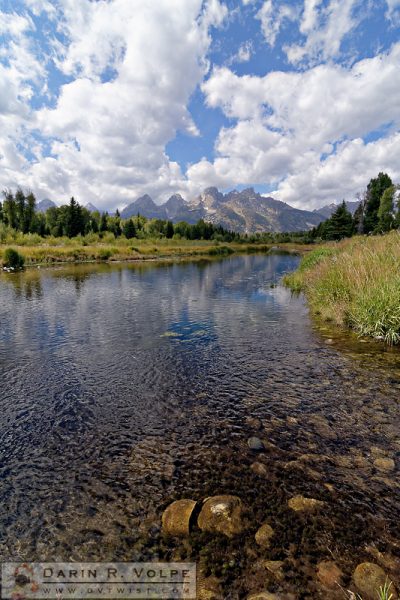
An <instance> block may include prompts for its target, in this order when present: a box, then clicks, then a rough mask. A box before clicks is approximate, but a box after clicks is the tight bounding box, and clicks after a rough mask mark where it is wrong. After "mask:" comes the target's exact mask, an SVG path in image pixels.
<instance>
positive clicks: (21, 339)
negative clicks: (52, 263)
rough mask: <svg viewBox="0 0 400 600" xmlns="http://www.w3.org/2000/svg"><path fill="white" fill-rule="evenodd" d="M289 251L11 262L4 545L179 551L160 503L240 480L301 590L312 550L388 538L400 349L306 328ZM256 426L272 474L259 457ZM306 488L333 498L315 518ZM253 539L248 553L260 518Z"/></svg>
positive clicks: (5, 303) (351, 548)
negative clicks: (170, 540) (58, 263)
mask: <svg viewBox="0 0 400 600" xmlns="http://www.w3.org/2000/svg"><path fill="white" fill-rule="evenodd" d="M297 262H298V259H297V258H296V257H291V256H268V257H265V256H256V255H253V256H247V257H246V256H245V257H234V258H229V259H226V260H223V261H200V262H197V263H182V264H156V263H152V264H149V263H147V264H141V265H129V266H127V265H114V266H110V265H84V266H72V267H68V268H59V269H49V270H46V269H43V270H28V271H26V273H24V274H15V275H14V274H13V275H2V276H1V278H0V375H1V382H2V387H1V390H0V401H1V415H2V416H1V420H0V444H1V445H0V476H1V483H2V487H1V496H0V500H1V501H0V529H1V537H0V550H1V558H2V559H3V560H5V559H6V558H10V557H13V558H17V557H20V558H24V559H41V560H57V559H61V558H71V559H83V560H91V559H94V558H97V559H102V558H103V559H111V558H112V559H117V558H120V559H122V560H127V559H128V558H129V559H130V558H132V557H134V558H137V559H144V558H148V559H152V558H154V557H157V556H160V557H168V556H170V553H171V552H172V551H174V552H178V551H180V550H179V549H177V548H175V549H174V547H173V546H171V545H168V544H166V543H165V541H163V540H162V538H161V536H160V532H159V522H160V515H161V512H162V509H163V507H164V506H165V504H166V503H167V502H168V501H170V500H171V499H174V498H177V497H182V496H184V497H193V498H195V499H198V498H202V497H205V496H207V495H210V494H216V493H221V492H228V493H236V494H239V495H240V496H241V497H242V498H243V500H245V501H246V502H247V503H248V505H249V507H250V513H251V514H250V518H251V520H252V522H253V523H258V524H260V521H261V522H263V521H264V520H265V518H266V516H268V517H269V518H270V519H272V520H273V522H274V526H275V527H276V529H277V530H278V531H279V532H280V533H279V536H278V538H279V539H278V541H277V542H276V544H277V545H276V547H274V548H273V549H272V550H271V555H272V558H276V559H277V560H281V559H282V557H286V556H289V557H291V560H292V569H294V571H293V573H294V574H293V581H292V580H291V579H290V577H289V576H288V577H289V578H288V580H287V586H289V587H288V589H289V590H295V588H296V586H297V588H298V589H303V590H306V589H307V590H308V593H311V594H312V593H313V591H312V589H311V588H310V585H311V584H310V577H309V572H308V571H307V569H305V568H304V565H303V567H301V568H300V566H298V565H297V563H296V560H297V558H298V556H297V555H298V553H299V552H300V549H301V554H302V560H304V561H311V562H310V564H311V563H312V561H313V560H315V556H316V555H317V556H322V557H324V552H325V553H326V552H327V550H326V548H327V547H329V548H330V551H331V552H334V553H336V554H340V553H342V554H343V553H344V554H345V555H346V560H345V564H344V565H343V568H344V569H345V570H346V569H347V573H350V571H351V568H352V565H353V563H354V560H355V556H356V553H357V552H359V548H360V547H361V546H363V545H365V543H367V542H370V541H371V540H372V539H373V540H374V541H375V542H379V543H381V544H384V545H385V547H386V548H387V549H388V550H390V551H391V552H394V550H393V547H392V546H390V543H391V542H390V539H392V538H393V539H394V538H396V536H399V534H400V532H399V530H398V529H399V507H398V501H397V497H398V491H399V471H398V461H399V456H400V438H399V432H398V422H399V413H400V408H399V403H398V398H399V390H400V384H399V381H400V377H399V354H398V353H396V352H391V353H384V352H382V350H381V348H382V347H381V346H377V345H374V344H372V345H369V344H367V347H368V351H367V353H365V344H361V343H360V341H357V340H350V342H346V344H347V345H344V342H343V340H342V339H341V338H340V336H339V335H337V336H336V337H335V338H333V333H332V332H330V331H329V330H326V331H322V333H321V332H320V331H317V330H315V329H313V327H312V324H311V323H310V320H309V316H308V311H307V307H306V305H305V303H304V301H303V299H302V298H301V297H297V298H296V297H293V296H292V295H291V294H290V293H289V292H288V290H286V289H284V288H282V287H281V286H279V285H278V286H277V285H276V284H277V282H278V281H279V279H280V277H281V276H282V274H283V273H284V272H286V271H289V270H291V269H293V268H295V267H296V265H297ZM328 337H329V340H332V342H330V343H329V344H327V343H326V339H327V338H328ZM346 340H349V338H346ZM343 350H345V351H343ZM366 356H368V358H366ZM388 357H389V359H388ZM254 434H256V435H259V436H261V437H263V439H265V442H266V446H267V449H268V451H267V452H266V453H265V454H264V455H261V456H259V457H258V461H259V462H261V463H263V464H265V468H266V469H267V472H268V478H267V479H262V478H260V476H259V475H257V474H256V473H255V472H254V470H252V468H250V467H251V465H252V463H253V462H254V460H255V457H254V456H253V455H252V454H251V452H250V451H249V448H248V446H247V443H246V442H247V438H248V437H249V436H250V435H254ZM380 458H389V459H391V460H394V465H395V468H394V469H392V470H390V471H384V470H381V469H379V468H378V467H377V466H376V465H379V464H380V463H379V460H378V463H377V462H376V460H377V459H380ZM329 486H330V487H329ZM332 490H333V491H332ZM296 493H303V494H306V495H307V494H308V495H312V496H314V497H318V498H320V499H321V500H324V501H325V502H326V503H327V506H328V507H329V508H327V510H326V511H325V514H324V515H323V517H321V521H318V522H317V523H316V524H314V526H313V527H314V529H313V530H312V533H310V534H309V536H308V537H307V535H303V530H302V529H301V527H300V524H299V522H298V520H297V521H296V519H298V518H297V517H294V516H293V515H291V513H290V510H288V509H287V508H285V507H286V502H287V499H288V497H290V495H294V494H296ZM360 518H361V519H362V520H363V523H364V526H363V528H361V529H360V523H359V519H360ZM343 519H346V527H345V528H343V526H342V524H343ZM254 526H255V525H254ZM322 530H323V532H324V533H323V534H322V533H321V531H322ZM318 536H319V537H318ZM322 539H324V542H322V541H321V540H322ZM327 540H328V541H327ZM100 542H101V543H100ZM242 542H243V541H242ZM243 543H244V544H245V547H247V546H246V545H247V544H248V545H249V554H248V556H249V557H251V552H250V550H251V548H252V552H254V547H253V546H254V544H252V536H250V537H249V538H246V540H245V541H244V542H243ZM278 543H279V544H280V546H279V547H278ZM295 547H296V548H298V550H297V551H296V552H297V554H296V553H295V554H296V556H294V555H293V554H291V553H292V552H293V548H295ZM312 548H314V550H313V549H312ZM324 548H325V550H324ZM230 551H232V552H234V551H236V550H234V547H233V546H232V547H231V550H230ZM182 552H183V550H182ZM246 556H247V555H246ZM296 557H297V558H296ZM313 557H314V558H313ZM194 558H196V557H194ZM295 559H296V560H295ZM215 560H217V559H215ZM243 560H244V561H245V562H244V563H243V569H244V571H243V575H242V574H240V573H239V572H238V573H237V575H236V577H235V578H234V581H235V583H234V584H232V585H233V588H235V586H236V587H237V588H238V590H239V591H236V592H235V593H237V594H239V595H240V593H242V594H243V593H244V592H243V590H244V589H245V588H244V587H243V586H245V579H246V578H245V575H244V573H245V567H246V564H247V563H246V560H250V558H249V559H243ZM252 560H253V561H254V557H253V558H252ZM307 564H308V563H307ZM293 582H297V583H293ZM233 588H232V589H233ZM235 589H236V588H235ZM240 590H242V591H240ZM314 591H315V590H314ZM233 593H234V592H233V591H232V594H233ZM232 597H236V596H234V595H233V596H232ZM238 597H239V596H238ZM311 597H312V596H311Z"/></svg>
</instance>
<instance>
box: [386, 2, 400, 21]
mask: <svg viewBox="0 0 400 600" xmlns="http://www.w3.org/2000/svg"><path fill="white" fill-rule="evenodd" d="M386 4H387V12H386V18H387V19H389V20H390V21H392V22H393V23H395V24H396V25H398V24H399V23H400V0H386Z"/></svg>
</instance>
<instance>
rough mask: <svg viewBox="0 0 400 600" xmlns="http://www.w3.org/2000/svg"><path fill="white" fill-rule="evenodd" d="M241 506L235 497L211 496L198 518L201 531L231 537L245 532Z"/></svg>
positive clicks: (240, 502) (238, 499)
mask: <svg viewBox="0 0 400 600" xmlns="http://www.w3.org/2000/svg"><path fill="white" fill-rule="evenodd" d="M242 512H243V504H242V501H241V499H240V498H238V497H237V496H230V495H225V496H212V497H211V498H207V500H206V501H205V502H204V504H203V507H202V509H201V511H200V514H199V517H198V520H197V522H198V526H199V527H200V529H201V530H203V531H209V532H218V533H223V534H224V535H226V536H228V537H233V536H234V535H237V534H239V533H242V532H243V531H244V530H245V525H244V522H243V516H242Z"/></svg>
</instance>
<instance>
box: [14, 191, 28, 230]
mask: <svg viewBox="0 0 400 600" xmlns="http://www.w3.org/2000/svg"><path fill="white" fill-rule="evenodd" d="M15 205H16V214H17V228H18V229H19V230H20V231H22V232H23V233H26V232H27V229H26V223H25V206H26V199H25V194H24V192H23V191H22V190H21V188H18V189H17V191H16V194H15Z"/></svg>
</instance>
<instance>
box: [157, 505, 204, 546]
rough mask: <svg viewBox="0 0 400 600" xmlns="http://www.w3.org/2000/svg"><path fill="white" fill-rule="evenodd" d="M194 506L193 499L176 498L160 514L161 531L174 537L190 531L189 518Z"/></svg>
mask: <svg viewBox="0 0 400 600" xmlns="http://www.w3.org/2000/svg"><path fill="white" fill-rule="evenodd" d="M195 506H196V502H195V501H194V500H189V499H183V500H176V501H175V502H173V503H172V504H170V505H169V506H168V507H167V508H166V509H165V511H164V513H163V516H162V529H163V533H165V534H167V535H172V536H174V537H185V536H188V535H189V533H190V519H191V516H192V513H193V510H194V507H195Z"/></svg>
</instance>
